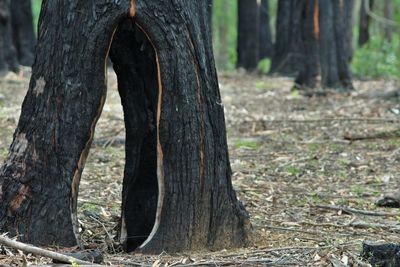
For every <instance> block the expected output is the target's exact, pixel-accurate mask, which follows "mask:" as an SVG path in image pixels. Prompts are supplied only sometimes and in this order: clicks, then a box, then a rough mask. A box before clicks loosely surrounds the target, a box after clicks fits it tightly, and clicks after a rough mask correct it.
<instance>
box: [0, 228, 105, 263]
mask: <svg viewBox="0 0 400 267" xmlns="http://www.w3.org/2000/svg"><path fill="white" fill-rule="evenodd" d="M0 244H3V245H5V246H7V247H11V248H15V249H18V250H21V251H24V252H26V253H32V254H34V255H39V256H43V257H47V258H51V259H53V260H57V261H60V262H65V263H71V264H72V263H76V264H81V265H93V263H91V262H88V261H82V260H79V259H76V258H74V257H72V256H66V255H64V254H61V253H57V252H53V251H50V250H47V249H42V248H38V247H35V246H32V245H28V244H25V243H22V242H18V241H15V240H12V239H10V238H8V237H5V236H3V235H0ZM93 266H101V265H93Z"/></svg>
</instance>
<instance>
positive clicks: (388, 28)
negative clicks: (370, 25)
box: [383, 0, 393, 42]
mask: <svg viewBox="0 0 400 267" xmlns="http://www.w3.org/2000/svg"><path fill="white" fill-rule="evenodd" d="M383 15H384V17H385V19H387V20H390V21H391V20H393V5H392V0H384V3H383ZM383 29H384V38H385V40H386V41H388V42H391V41H392V35H393V27H392V25H389V24H384V25H383Z"/></svg>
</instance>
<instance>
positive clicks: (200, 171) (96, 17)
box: [0, 0, 250, 252]
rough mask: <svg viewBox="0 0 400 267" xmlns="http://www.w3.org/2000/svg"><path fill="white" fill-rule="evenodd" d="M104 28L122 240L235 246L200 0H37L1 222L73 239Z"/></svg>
mask: <svg viewBox="0 0 400 267" xmlns="http://www.w3.org/2000/svg"><path fill="white" fill-rule="evenodd" d="M78 11H79V12H78ZM56 14H64V16H62V18H61V19H60V17H59V16H56ZM117 26H119V27H118V30H117V31H116V32H115V29H116V28H117ZM114 33H115V34H114ZM113 36H115V41H114V43H113V45H112V48H111V53H110V55H111V58H112V60H113V61H114V64H115V65H114V68H115V71H116V73H117V75H118V87H119V92H120V95H121V100H122V105H123V109H124V113H125V126H126V166H125V174H124V184H123V199H122V203H123V204H122V218H121V238H122V241H123V242H124V243H125V245H126V249H127V250H129V251H130V250H134V249H136V248H137V247H138V246H140V247H139V249H140V250H141V251H143V252H161V251H170V252H173V251H183V250H190V249H192V250H193V249H201V248H212V249H218V248H225V247H235V246H242V245H244V244H245V243H246V241H247V236H248V231H249V229H250V222H249V217H248V214H247V212H246V211H245V209H244V207H243V206H242V205H241V203H240V202H238V200H237V198H236V194H235V191H234V190H233V187H232V183H231V170H230V164H229V158H228V150H227V142H226V130H225V121H224V113H223V106H222V104H221V97H220V95H219V88H218V80H217V75H216V70H215V66H214V65H215V64H214V57H213V53H212V47H211V33H210V27H209V24H208V19H207V3H206V2H205V1H195V0H191V1H187V0H178V1H177V0H174V1H172V0H169V1H158V0H148V1H136V2H135V1H128V0H125V1H119V2H116V1H108V0H100V1H96V2H92V1H86V0H70V1H61V2H54V1H51V0H45V1H44V2H43V6H42V12H41V16H40V22H39V36H38V45H37V50H36V59H35V63H34V65H33V69H32V78H31V83H30V87H29V90H28V93H27V96H26V97H25V100H24V103H23V106H22V112H21V117H20V120H19V123H18V127H17V129H16V131H15V135H14V140H13V143H12V145H11V147H10V153H9V156H8V159H7V162H6V164H5V165H4V166H3V168H2V170H1V173H0V184H1V194H0V197H1V201H0V229H1V232H9V233H11V234H18V235H19V238H20V239H21V240H23V241H27V242H30V243H34V244H42V245H50V244H57V245H62V246H72V245H75V244H76V243H77V234H78V233H77V225H76V222H77V220H76V212H77V195H78V190H79V182H80V176H81V173H82V171H83V168H84V165H85V160H86V157H87V155H88V152H89V148H90V144H91V142H92V138H93V134H94V129H95V125H96V122H97V119H98V118H99V116H100V114H101V110H102V106H103V104H104V100H105V94H106V81H105V68H104V66H105V64H106V56H107V54H108V51H109V48H110V44H111V41H112V39H113Z"/></svg>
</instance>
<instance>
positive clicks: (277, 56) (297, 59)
mask: <svg viewBox="0 0 400 267" xmlns="http://www.w3.org/2000/svg"><path fill="white" fill-rule="evenodd" d="M302 3H303V1H302V0H291V1H287V0H280V1H279V2H278V15H277V23H276V41H275V47H274V56H273V57H272V62H271V70H270V72H271V73H278V74H282V75H296V74H297V73H298V71H299V69H300V68H301V65H302V62H301V58H302V56H301V53H302V44H301V40H302V38H301V6H302Z"/></svg>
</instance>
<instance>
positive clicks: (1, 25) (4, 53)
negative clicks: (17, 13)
mask: <svg viewBox="0 0 400 267" xmlns="http://www.w3.org/2000/svg"><path fill="white" fill-rule="evenodd" d="M11 27H12V26H11V12H10V1H9V0H0V72H7V71H14V72H17V71H18V69H19V68H18V60H17V53H16V50H15V47H14V45H13V39H12V30H11Z"/></svg>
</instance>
